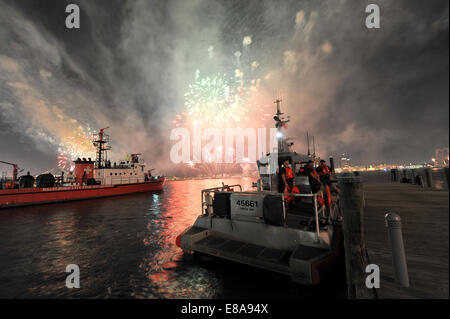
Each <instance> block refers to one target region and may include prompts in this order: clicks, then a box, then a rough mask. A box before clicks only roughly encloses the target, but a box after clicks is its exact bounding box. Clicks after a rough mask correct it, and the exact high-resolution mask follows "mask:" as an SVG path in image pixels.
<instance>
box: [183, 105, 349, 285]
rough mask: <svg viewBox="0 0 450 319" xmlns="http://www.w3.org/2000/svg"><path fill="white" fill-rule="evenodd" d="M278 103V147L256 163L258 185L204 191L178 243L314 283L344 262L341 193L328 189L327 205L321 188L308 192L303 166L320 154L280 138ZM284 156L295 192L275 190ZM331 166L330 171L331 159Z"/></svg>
mask: <svg viewBox="0 0 450 319" xmlns="http://www.w3.org/2000/svg"><path fill="white" fill-rule="evenodd" d="M280 102H281V101H280V100H277V101H276V104H277V114H276V116H275V117H274V119H275V121H276V127H277V129H278V133H279V134H278V135H277V136H278V150H279V152H278V153H277V154H267V156H264V157H263V158H261V159H260V160H259V161H258V162H257V164H258V168H259V169H260V177H261V178H260V179H259V180H258V182H257V183H254V187H256V188H257V190H256V191H242V187H241V186H240V185H222V186H219V187H215V188H210V189H204V190H202V194H201V196H202V212H201V215H200V216H198V218H197V219H196V221H195V223H194V225H193V226H191V227H189V228H187V229H186V230H185V231H184V232H183V233H182V234H180V235H179V236H178V237H177V245H178V246H179V247H180V248H181V249H183V251H184V252H185V253H193V252H201V253H204V254H208V255H213V256H217V257H220V258H225V259H229V260H232V261H236V262H240V263H244V264H248V265H252V266H255V267H260V268H264V269H267V270H270V271H275V272H279V273H283V274H287V275H290V276H291V278H292V280H293V281H294V282H298V283H301V284H305V285H317V284H319V282H321V281H322V280H323V279H324V278H326V276H327V274H330V273H331V272H332V271H333V270H334V269H335V268H336V266H337V264H338V262H342V259H341V258H340V257H341V256H342V255H343V254H342V252H343V246H342V245H343V244H342V231H341V221H340V220H341V218H340V214H339V195H338V192H337V190H336V191H334V192H332V196H331V208H330V209H328V210H327V209H326V208H325V206H324V205H323V206H322V205H321V204H320V203H323V200H320V196H323V194H322V192H321V191H319V192H316V193H313V192H312V191H311V187H310V183H309V177H308V175H307V174H306V172H305V166H306V164H307V162H308V161H313V162H314V164H315V165H317V164H318V163H319V160H320V159H319V158H318V157H316V156H315V154H310V152H309V151H308V154H306V155H304V154H298V153H296V152H294V151H292V150H291V146H292V143H288V142H287V141H288V140H287V139H285V138H284V137H283V131H282V130H283V128H284V127H285V124H286V123H287V122H288V120H283V119H282V118H281V116H282V114H283V113H281V112H280ZM308 149H309V147H308ZM271 155H272V156H271ZM273 155H276V156H273ZM274 159H275V160H274ZM285 160H289V162H290V164H291V166H292V170H293V172H294V180H295V185H296V186H297V188H298V190H299V191H300V192H299V193H295V194H294V193H283V190H281V192H280V190H279V189H278V185H279V181H280V179H279V176H278V175H279V170H280V169H281V165H282V163H283V161H285ZM271 165H274V166H276V167H274V166H271ZM331 166H332V170H333V162H332V163H331ZM269 168H272V169H269ZM264 171H265V172H264ZM261 172H264V173H261ZM271 172H273V173H271ZM288 202H289V204H288Z"/></svg>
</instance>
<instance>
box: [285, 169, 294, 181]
mask: <svg viewBox="0 0 450 319" xmlns="http://www.w3.org/2000/svg"><path fill="white" fill-rule="evenodd" d="M284 170H285V174H284V177H285V178H286V179H291V178H294V173H293V172H292V169H291V168H290V167H285V168H284Z"/></svg>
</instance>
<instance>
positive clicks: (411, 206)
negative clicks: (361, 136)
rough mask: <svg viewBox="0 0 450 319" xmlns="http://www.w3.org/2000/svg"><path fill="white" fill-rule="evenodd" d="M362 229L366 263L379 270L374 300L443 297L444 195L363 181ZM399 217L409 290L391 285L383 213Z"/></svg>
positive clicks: (446, 196)
mask: <svg viewBox="0 0 450 319" xmlns="http://www.w3.org/2000/svg"><path fill="white" fill-rule="evenodd" d="M364 192H365V201H366V206H365V209H364V214H365V216H364V223H365V225H364V227H365V236H366V244H367V249H368V252H369V258H370V262H371V263H374V264H377V265H378V266H379V267H380V272H381V280H380V288H379V289H378V290H377V291H378V296H379V298H382V299H388V298H401V299H405V298H448V297H449V291H448V280H449V266H448V262H449V259H448V258H449V228H448V221H449V193H448V191H446V190H433V189H424V188H421V187H419V186H417V185H410V184H401V183H394V182H393V183H390V182H366V183H365V185H364ZM388 211H391V212H395V213H397V214H399V215H400V216H401V218H402V227H403V240H404V245H405V251H406V259H407V265H408V272H409V279H410V287H409V288H402V287H399V286H397V285H396V284H395V283H394V274H393V267H392V258H391V251H390V247H389V240H388V234H387V229H386V226H385V225H384V215H385V213H386V212H388Z"/></svg>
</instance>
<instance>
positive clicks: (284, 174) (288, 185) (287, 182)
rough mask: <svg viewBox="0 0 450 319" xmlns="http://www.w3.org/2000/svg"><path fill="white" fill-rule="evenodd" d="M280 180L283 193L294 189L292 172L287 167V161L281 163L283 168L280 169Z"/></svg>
mask: <svg viewBox="0 0 450 319" xmlns="http://www.w3.org/2000/svg"><path fill="white" fill-rule="evenodd" d="M281 179H282V180H283V188H282V189H283V192H285V193H290V192H292V189H293V188H294V172H293V171H292V168H291V167H290V165H289V160H284V161H283V167H281Z"/></svg>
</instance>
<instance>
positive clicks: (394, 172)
mask: <svg viewBox="0 0 450 319" xmlns="http://www.w3.org/2000/svg"><path fill="white" fill-rule="evenodd" d="M396 173H397V172H396V171H395V168H392V169H391V182H396V181H397V174H396Z"/></svg>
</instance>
